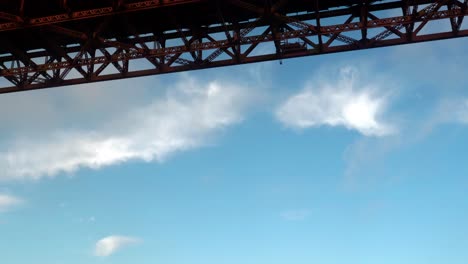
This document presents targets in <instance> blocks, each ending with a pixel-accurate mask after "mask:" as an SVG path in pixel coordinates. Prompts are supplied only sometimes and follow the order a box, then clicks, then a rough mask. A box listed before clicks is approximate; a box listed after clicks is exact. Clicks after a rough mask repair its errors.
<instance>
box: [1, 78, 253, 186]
mask: <svg viewBox="0 0 468 264" xmlns="http://www.w3.org/2000/svg"><path fill="white" fill-rule="evenodd" d="M251 94H252V93H251V92H250V91H249V89H247V87H241V86H239V85H235V84H227V83H220V82H216V81H213V82H209V83H201V82H199V81H197V80H195V79H191V78H188V77H186V78H183V81H181V82H179V83H178V84H176V85H175V87H172V89H168V92H167V93H166V95H165V96H164V95H163V96H162V98H158V99H155V100H154V101H153V102H152V103H150V104H149V105H147V106H145V107H141V108H138V109H134V110H132V111H129V112H128V113H126V114H124V115H123V117H121V118H119V119H114V120H111V121H110V122H108V123H107V124H105V125H104V126H103V127H100V128H99V129H97V130H94V131H61V132H56V133H53V135H52V136H50V137H48V138H41V139H40V140H38V139H34V140H31V139H29V138H18V139H16V141H15V142H14V143H13V144H11V146H9V147H8V149H7V150H6V151H3V152H0V168H2V172H0V180H16V179H40V178H43V177H52V176H55V175H57V174H59V173H62V172H65V173H69V172H73V171H76V170H78V169H79V168H82V167H87V168H93V169H97V168H101V167H103V166H108V165H112V164H117V163H122V162H126V161H128V160H144V161H163V160H164V159H166V158H167V157H169V156H170V155H172V154H174V153H176V152H180V151H185V150H189V149H193V148H196V147H200V146H203V145H206V144H209V143H210V142H211V141H212V138H213V137H214V136H216V133H217V132H219V131H221V130H222V129H223V128H225V127H228V126H230V125H233V124H235V123H238V122H241V121H242V119H243V116H244V114H245V109H246V107H247V105H248V104H249V102H250V100H251Z"/></svg>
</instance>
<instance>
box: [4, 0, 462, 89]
mask: <svg viewBox="0 0 468 264" xmlns="http://www.w3.org/2000/svg"><path fill="white" fill-rule="evenodd" d="M69 1H70V0H69ZM467 1H468V0H436V1H426V0H403V1H401V0H400V1H391V0H390V1H371V0H358V1H338V0H337V1H325V0H323V1H320V0H312V1H298V0H295V1H287V0H278V1H271V0H270V1H248V0H244V1H238V0H228V1H210V0H206V1H195V0H172V1H156V0H154V1H125V0H108V1H107V2H106V3H109V6H104V7H98V8H91V9H85V10H82V9H79V8H78V9H79V10H76V11H74V10H72V8H77V7H70V5H67V0H60V1H59V2H60V8H62V9H63V11H60V9H59V12H58V13H57V12H55V13H54V14H52V15H47V16H38V17H27V16H26V15H25V6H27V2H26V4H25V2H24V0H21V1H16V2H18V3H19V5H18V10H17V12H16V13H14V11H11V10H9V12H3V11H2V10H1V9H0V39H1V42H0V76H1V77H2V78H3V79H4V81H3V83H1V84H2V86H0V93H9V92H17V91H25V90H32V89H42V88H48V87H56V86H63V85H71V84H80V83H88V82H96V81H104V80H113V79H120V78H129V77H137V76H146V75H154V74H162V73H170V72H180V71H188V70H195V69H205V68H211V67H220V66H228V65H236V64H243V63H251V62H259V61H268V60H281V59H287V58H293V57H300V56H310V55H319V54H327V53H334V52H342V51H351V50H359V49H368V48H376V47H384V46H391V45H399V44H407V43H416V42H423V41H431V40H439V39H448V38H456V37H464V36H467V35H468V30H467V29H464V28H463V20H464V17H465V16H467V14H468V11H467ZM324 2H333V3H334V4H333V5H328V4H324ZM185 7H187V8H188V9H193V10H195V11H199V12H202V11H205V12H210V14H211V15H209V16H208V18H206V19H205V18H203V19H202V18H200V17H202V16H205V17H206V16H207V15H206V13H205V14H203V13H201V14H200V13H195V12H193V13H189V14H190V15H192V16H194V17H193V18H191V19H189V20H187V19H186V18H185V19H184V18H183V17H184V16H186V15H187V13H186V12H187V11H181V10H182V9H183V8H185ZM187 8H186V9H187ZM390 11H391V12H390ZM396 12H398V16H389V15H388V14H390V13H392V14H393V13H396ZM158 14H159V15H158ZM161 14H165V15H166V18H165V19H164V20H162V19H158V18H157V17H156V15H158V16H160V15H161ZM386 14H387V15H386ZM140 15H141V16H144V17H145V20H147V21H146V23H147V24H151V23H159V24H160V23H164V24H163V26H152V27H148V26H147V25H146V24H145V26H143V24H141V22H136V20H137V19H136V18H137V17H139V16H140ZM198 16H200V17H198ZM149 18H153V21H148V19H149ZM343 20H344V21H343ZM187 21H189V22H187ZM190 21H193V23H190ZM340 21H341V22H340ZM432 21H437V23H432V25H431V26H428V24H431V22H432ZM442 21H446V22H442ZM441 25H446V28H447V29H441ZM90 27H91V29H89V28H90ZM28 38H29V39H28ZM28 41H30V42H31V43H30V44H29V43H27V44H22V43H23V42H28ZM262 46H263V48H262ZM265 47H267V48H265ZM5 80H7V82H6V81H5Z"/></svg>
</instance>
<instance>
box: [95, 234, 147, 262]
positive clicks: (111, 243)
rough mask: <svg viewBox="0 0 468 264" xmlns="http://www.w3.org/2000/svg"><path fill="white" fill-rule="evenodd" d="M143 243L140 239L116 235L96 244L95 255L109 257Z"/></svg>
mask: <svg viewBox="0 0 468 264" xmlns="http://www.w3.org/2000/svg"><path fill="white" fill-rule="evenodd" d="M141 241H142V240H141V239H140V238H136V237H129V236H117V235H114V236H108V237H104V238H102V239H100V240H99V241H97V242H96V245H95V248H94V255H95V256H98V257H107V256H110V255H112V254H114V253H115V252H117V251H118V250H120V249H122V248H124V247H127V246H129V245H134V244H137V243H140V242H141Z"/></svg>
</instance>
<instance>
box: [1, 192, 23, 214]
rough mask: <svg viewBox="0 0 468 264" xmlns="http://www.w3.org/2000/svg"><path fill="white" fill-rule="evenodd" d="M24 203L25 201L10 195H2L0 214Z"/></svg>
mask: <svg viewBox="0 0 468 264" xmlns="http://www.w3.org/2000/svg"><path fill="white" fill-rule="evenodd" d="M22 203H23V200H22V199H20V198H18V197H15V196H13V195H9V194H1V193H0V213H2V212H6V211H8V210H10V209H11V208H13V207H15V206H18V205H20V204H22Z"/></svg>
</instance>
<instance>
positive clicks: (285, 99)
mask: <svg viewBox="0 0 468 264" xmlns="http://www.w3.org/2000/svg"><path fill="white" fill-rule="evenodd" d="M467 44H468V40H467V39H463V38H461V39H454V40H444V41H437V42H430V43H421V44H412V45H405V46H396V47H388V48H379V49H372V50H365V51H354V52H346V53H339V54H330V55H323V56H314V57H305V58H298V59H289V60H284V61H283V63H282V64H280V63H279V62H278V61H275V62H265V63H256V64H249V65H242V66H232V67H223V68H216V69H209V70H200V71H192V72H184V73H174V74H169V75H159V76H151V77H142V78H134V79H127V80H117V81H109V82H102V83H93V84H84V85H76V86H68V87H63V88H53V89H45V90H38V91H29V92H21V93H14V94H4V95H1V96H0V111H2V112H3V113H4V114H3V115H0V123H1V127H0V262H1V263H8V264H26V263H49V264H61V263H67V264H78V263H80V264H81V263H88V264H101V263H115V264H120V263H122V264H123V263H139V264H147V263H148V264H149V263H165V264H182V263H184V264H186V263H190V264H199V263H200V264H201V263H204V264H215V263H216V264H219V263H223V264H234V263H235V264H238V263H243V264H254V263H256V264H258V263H270V264H280V263H295V264H302V263H304V264H305V263H308V264H309V263H319V264H338V263H339V264H342V263H348V264H371V263H372V264H375V263H379V264H386V263H388V264H390V263H392V264H394V263H402V264H405V263H408V264H410V263H411V264H418V263H421V264H423V263H424V264H436V263H437V264H439V263H452V264H463V263H467V261H468V250H467V248H468V195H467V194H468V149H467V148H466V146H468V89H467V88H468V87H467V85H468V84H467V81H466V78H467V77H466V76H467V75H466V73H467V72H468V63H467V62H466V56H465V55H464V54H466V53H467V52H468V45H467Z"/></svg>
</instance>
